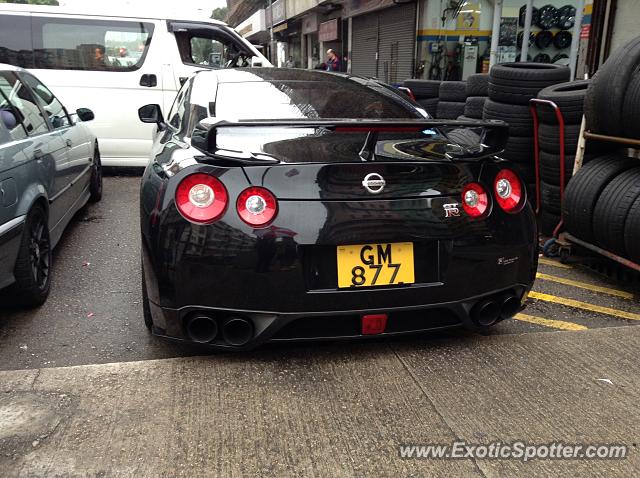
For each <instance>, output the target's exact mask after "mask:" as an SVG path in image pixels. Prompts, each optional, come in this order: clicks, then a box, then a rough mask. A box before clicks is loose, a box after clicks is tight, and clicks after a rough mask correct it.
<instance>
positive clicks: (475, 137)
mask: <svg viewBox="0 0 640 478" xmlns="http://www.w3.org/2000/svg"><path fill="white" fill-rule="evenodd" d="M447 138H449V139H450V140H451V141H453V142H454V143H455V144H459V145H461V146H476V145H478V144H480V135H479V134H478V133H476V132H475V131H473V130H471V129H468V128H458V129H453V130H450V131H447Z"/></svg>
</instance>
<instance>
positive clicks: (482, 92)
mask: <svg viewBox="0 0 640 478" xmlns="http://www.w3.org/2000/svg"><path fill="white" fill-rule="evenodd" d="M488 93H489V75H487V74H484V73H477V74H475V75H471V76H469V78H467V100H466V101H465V105H464V115H463V116H460V117H459V118H458V119H460V120H471V119H482V113H483V111H484V103H485V102H486V101H487V95H488Z"/></svg>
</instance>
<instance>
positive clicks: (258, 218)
mask: <svg viewBox="0 0 640 478" xmlns="http://www.w3.org/2000/svg"><path fill="white" fill-rule="evenodd" d="M236 207H237V209H238V215H239V216H240V219H242V220H243V221H244V222H246V223H247V224H249V225H250V226H255V227H263V226H266V225H268V224H269V223H271V221H273V220H274V218H275V217H276V214H277V213H278V201H277V200H276V197H275V196H274V195H273V194H271V192H270V191H269V190H267V189H265V188H260V187H256V186H253V187H250V188H247V189H245V190H244V191H242V192H241V193H240V195H239V196H238V201H237V202H236Z"/></svg>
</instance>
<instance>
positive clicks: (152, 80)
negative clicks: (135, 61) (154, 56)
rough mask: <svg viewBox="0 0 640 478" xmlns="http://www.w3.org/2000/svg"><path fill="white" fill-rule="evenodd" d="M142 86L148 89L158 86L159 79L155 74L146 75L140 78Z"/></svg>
mask: <svg viewBox="0 0 640 478" xmlns="http://www.w3.org/2000/svg"><path fill="white" fill-rule="evenodd" d="M140 86H146V87H147V88H153V87H154V86H158V77H157V76H156V75H154V74H144V75H142V76H141V77H140Z"/></svg>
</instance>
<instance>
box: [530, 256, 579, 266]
mask: <svg viewBox="0 0 640 478" xmlns="http://www.w3.org/2000/svg"><path fill="white" fill-rule="evenodd" d="M538 262H539V263H540V264H544V265H545V266H553V267H559V268H560V269H571V268H572V267H571V266H569V265H567V264H563V263H562V262H559V261H552V260H551V259H547V258H546V257H539V258H538Z"/></svg>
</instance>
